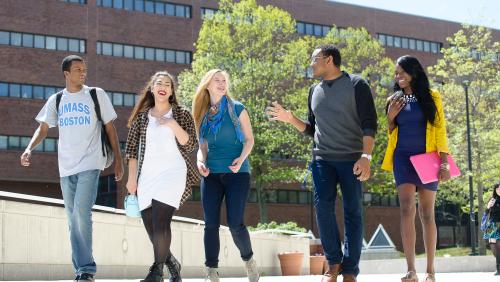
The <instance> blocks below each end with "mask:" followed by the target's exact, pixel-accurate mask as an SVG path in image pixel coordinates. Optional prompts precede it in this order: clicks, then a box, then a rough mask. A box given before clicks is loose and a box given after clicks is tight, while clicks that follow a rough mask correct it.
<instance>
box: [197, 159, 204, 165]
mask: <svg viewBox="0 0 500 282" xmlns="http://www.w3.org/2000/svg"><path fill="white" fill-rule="evenodd" d="M196 161H197V162H200V163H202V164H204V163H205V161H202V160H198V159H197V160H196Z"/></svg>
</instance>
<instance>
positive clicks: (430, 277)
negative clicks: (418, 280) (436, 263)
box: [423, 273, 436, 282]
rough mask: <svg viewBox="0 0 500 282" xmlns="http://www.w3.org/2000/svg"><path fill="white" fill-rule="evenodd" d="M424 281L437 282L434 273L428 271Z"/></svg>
mask: <svg viewBox="0 0 500 282" xmlns="http://www.w3.org/2000/svg"><path fill="white" fill-rule="evenodd" d="M423 282H436V277H435V275H434V273H426V274H425V277H424V280H423Z"/></svg>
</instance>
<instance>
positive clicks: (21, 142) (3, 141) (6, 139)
mask: <svg viewBox="0 0 500 282" xmlns="http://www.w3.org/2000/svg"><path fill="white" fill-rule="evenodd" d="M30 141H31V137H27V136H12V135H0V150H17V151H24V149H26V147H28V144H29V143H30ZM35 151H37V152H57V139H56V138H45V139H44V140H43V142H42V143H40V145H38V146H37V147H36V148H35Z"/></svg>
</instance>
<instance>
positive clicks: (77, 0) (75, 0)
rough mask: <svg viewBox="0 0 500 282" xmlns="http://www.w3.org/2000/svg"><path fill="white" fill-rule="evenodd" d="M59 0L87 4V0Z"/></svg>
mask: <svg viewBox="0 0 500 282" xmlns="http://www.w3.org/2000/svg"><path fill="white" fill-rule="evenodd" d="M59 1H62V2H68V3H76V4H82V5H85V4H87V0H59Z"/></svg>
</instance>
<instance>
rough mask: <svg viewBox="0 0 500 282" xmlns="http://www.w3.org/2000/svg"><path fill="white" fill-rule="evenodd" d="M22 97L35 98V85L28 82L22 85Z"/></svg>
mask: <svg viewBox="0 0 500 282" xmlns="http://www.w3.org/2000/svg"><path fill="white" fill-rule="evenodd" d="M21 97H23V98H25V99H32V98H33V86H31V85H28V84H23V85H21Z"/></svg>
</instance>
